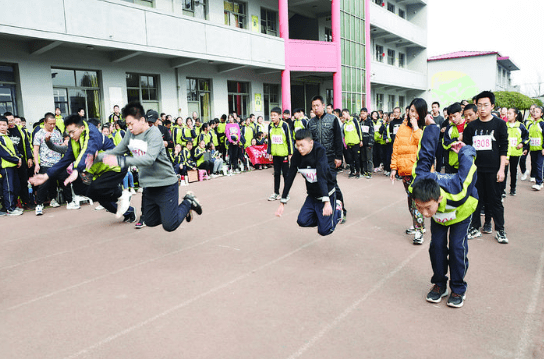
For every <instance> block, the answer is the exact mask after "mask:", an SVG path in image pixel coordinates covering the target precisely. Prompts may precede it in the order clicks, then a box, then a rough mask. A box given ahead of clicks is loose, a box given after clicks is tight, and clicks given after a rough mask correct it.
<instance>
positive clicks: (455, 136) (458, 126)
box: [442, 102, 467, 173]
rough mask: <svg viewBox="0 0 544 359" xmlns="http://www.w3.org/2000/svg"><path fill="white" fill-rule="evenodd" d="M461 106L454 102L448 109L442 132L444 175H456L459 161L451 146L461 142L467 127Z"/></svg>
mask: <svg viewBox="0 0 544 359" xmlns="http://www.w3.org/2000/svg"><path fill="white" fill-rule="evenodd" d="M462 111H463V109H462V108H461V104H460V103H458V102H456V103H454V104H452V105H451V106H450V107H448V116H449V124H448V125H447V126H446V131H444V137H443V138H442V146H443V147H444V152H445V153H446V155H445V158H446V163H445V167H446V173H457V169H458V168H459V159H458V155H457V152H455V151H453V150H452V149H451V147H452V145H454V144H457V143H458V142H460V141H461V142H462V141H463V131H464V130H465V128H466V127H467V124H466V122H465V119H464V118H463V117H462V116H461V112H462Z"/></svg>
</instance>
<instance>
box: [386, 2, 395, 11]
mask: <svg viewBox="0 0 544 359" xmlns="http://www.w3.org/2000/svg"><path fill="white" fill-rule="evenodd" d="M395 10H396V8H395V4H392V3H390V2H387V11H389V12H392V13H393V14H394V13H395Z"/></svg>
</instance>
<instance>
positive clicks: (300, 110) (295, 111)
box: [293, 108, 304, 113]
mask: <svg viewBox="0 0 544 359" xmlns="http://www.w3.org/2000/svg"><path fill="white" fill-rule="evenodd" d="M297 112H302V113H304V110H303V109H301V108H295V109H294V110H293V113H297Z"/></svg>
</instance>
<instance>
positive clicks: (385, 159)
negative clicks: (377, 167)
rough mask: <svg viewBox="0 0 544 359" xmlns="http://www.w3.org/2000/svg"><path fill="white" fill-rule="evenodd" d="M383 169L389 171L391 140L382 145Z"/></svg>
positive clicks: (391, 151)
mask: <svg viewBox="0 0 544 359" xmlns="http://www.w3.org/2000/svg"><path fill="white" fill-rule="evenodd" d="M383 155H384V157H383V170H384V171H386V172H391V155H393V144H392V143H391V142H389V143H386V144H385V145H383Z"/></svg>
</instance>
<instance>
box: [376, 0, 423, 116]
mask: <svg viewBox="0 0 544 359" xmlns="http://www.w3.org/2000/svg"><path fill="white" fill-rule="evenodd" d="M369 19H370V37H371V38H370V42H371V53H372V54H371V59H372V60H371V63H370V67H369V68H367V71H368V73H369V74H370V82H371V88H372V91H371V95H372V102H371V106H370V107H371V108H372V109H375V110H384V111H393V108H394V107H396V106H400V107H401V108H402V109H403V111H404V107H406V106H407V105H408V104H409V102H410V101H411V100H412V99H413V98H415V97H424V96H425V92H426V90H427V0H372V1H371V4H370V16H369Z"/></svg>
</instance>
